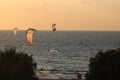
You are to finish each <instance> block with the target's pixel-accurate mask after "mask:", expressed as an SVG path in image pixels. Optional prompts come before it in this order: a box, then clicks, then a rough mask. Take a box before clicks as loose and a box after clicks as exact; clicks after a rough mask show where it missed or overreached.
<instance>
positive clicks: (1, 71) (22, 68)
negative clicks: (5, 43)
mask: <svg viewBox="0 0 120 80" xmlns="http://www.w3.org/2000/svg"><path fill="white" fill-rule="evenodd" d="M35 68H36V63H35V62H33V58H32V56H29V55H28V54H24V53H23V52H16V49H8V50H5V51H0V80H33V79H34V76H35V72H34V69H35Z"/></svg>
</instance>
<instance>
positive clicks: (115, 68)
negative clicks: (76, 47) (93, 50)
mask: <svg viewBox="0 0 120 80" xmlns="http://www.w3.org/2000/svg"><path fill="white" fill-rule="evenodd" d="M86 80H120V49H112V50H108V51H106V52H103V51H101V52H98V53H97V55H95V57H94V58H91V59H90V64H89V71H88V72H87V74H86Z"/></svg>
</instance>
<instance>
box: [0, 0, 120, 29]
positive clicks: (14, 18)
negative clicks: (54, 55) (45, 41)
mask: <svg viewBox="0 0 120 80" xmlns="http://www.w3.org/2000/svg"><path fill="white" fill-rule="evenodd" d="M52 23H56V24H57V26H56V27H57V30H119V31H120V0H0V29H8V30H9V29H12V28H14V27H17V28H19V29H28V28H29V27H32V28H35V29H38V30H51V24H52Z"/></svg>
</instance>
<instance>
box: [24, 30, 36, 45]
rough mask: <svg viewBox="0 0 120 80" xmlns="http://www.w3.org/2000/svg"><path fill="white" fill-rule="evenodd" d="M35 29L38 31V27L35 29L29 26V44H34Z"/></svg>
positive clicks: (27, 33)
mask: <svg viewBox="0 0 120 80" xmlns="http://www.w3.org/2000/svg"><path fill="white" fill-rule="evenodd" d="M35 31H37V30H36V29H33V28H29V29H28V30H27V31H26V40H27V42H28V44H32V41H33V34H34V32H35Z"/></svg>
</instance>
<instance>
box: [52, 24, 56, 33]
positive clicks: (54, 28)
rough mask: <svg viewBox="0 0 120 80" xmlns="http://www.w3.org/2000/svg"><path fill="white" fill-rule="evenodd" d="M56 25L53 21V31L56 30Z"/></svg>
mask: <svg viewBox="0 0 120 80" xmlns="http://www.w3.org/2000/svg"><path fill="white" fill-rule="evenodd" d="M55 26H56V24H55V23H53V24H52V30H53V31H56V27H55Z"/></svg>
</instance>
